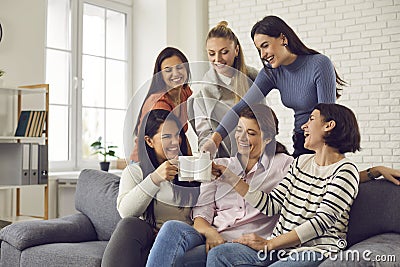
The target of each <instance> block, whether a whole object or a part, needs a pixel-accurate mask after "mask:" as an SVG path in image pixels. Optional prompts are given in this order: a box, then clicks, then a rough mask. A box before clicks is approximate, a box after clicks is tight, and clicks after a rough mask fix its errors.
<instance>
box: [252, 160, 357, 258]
mask: <svg viewBox="0 0 400 267" xmlns="http://www.w3.org/2000/svg"><path fill="white" fill-rule="evenodd" d="M358 183H359V175H358V170H357V167H356V166H355V165H354V163H352V162H351V161H350V160H348V159H347V158H344V159H342V160H340V161H338V162H336V163H334V164H331V165H328V166H318V165H317V164H316V163H315V155H309V154H307V155H302V156H300V157H299V158H297V159H296V160H295V161H294V163H293V165H292V166H291V168H290V170H289V173H288V174H287V176H286V177H285V178H284V179H283V180H282V182H281V183H280V184H279V185H278V186H277V187H275V188H274V189H273V190H272V192H271V193H270V194H266V193H264V192H262V191H256V190H252V189H251V188H250V189H249V192H248V193H247V194H246V195H245V199H246V200H247V201H248V202H249V203H250V204H251V205H253V206H254V207H255V208H258V209H260V210H261V211H262V212H263V213H265V214H266V215H268V216H271V215H274V214H278V213H279V214H280V217H279V221H278V223H277V225H276V226H275V229H274V230H273V233H272V236H273V237H275V236H279V235H281V234H285V233H288V232H290V231H291V230H295V231H296V233H297V235H298V236H299V238H300V241H301V245H300V246H299V247H301V248H302V249H304V248H307V249H308V250H320V251H323V252H333V251H339V250H340V249H343V247H341V246H340V245H338V244H340V240H345V239H346V233H347V226H348V221H349V212H350V207H351V205H352V203H353V201H354V199H355V198H356V196H357V193H358Z"/></svg>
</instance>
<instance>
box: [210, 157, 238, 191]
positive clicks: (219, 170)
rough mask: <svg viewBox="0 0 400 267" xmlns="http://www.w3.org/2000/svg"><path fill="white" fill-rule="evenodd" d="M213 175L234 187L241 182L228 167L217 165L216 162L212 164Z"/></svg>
mask: <svg viewBox="0 0 400 267" xmlns="http://www.w3.org/2000/svg"><path fill="white" fill-rule="evenodd" d="M212 174H213V175H215V176H216V177H217V178H218V177H220V178H221V181H223V182H225V183H228V184H230V185H231V186H232V187H234V186H235V185H236V184H237V183H238V182H239V181H240V177H239V176H237V175H236V174H234V173H233V172H232V171H231V170H229V169H228V168H227V167H225V166H224V165H218V164H215V163H214V162H213V163H212Z"/></svg>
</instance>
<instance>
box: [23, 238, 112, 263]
mask: <svg viewBox="0 0 400 267" xmlns="http://www.w3.org/2000/svg"><path fill="white" fill-rule="evenodd" d="M106 246H107V242H106V241H92V242H83V243H56V244H47V245H42V246H36V247H32V248H28V249H26V250H24V251H23V252H22V254H21V260H20V264H21V266H26V267H29V266H32V267H33V266H69V267H74V266H76V267H81V266H100V265H101V259H102V257H103V253H104V250H105V248H106Z"/></svg>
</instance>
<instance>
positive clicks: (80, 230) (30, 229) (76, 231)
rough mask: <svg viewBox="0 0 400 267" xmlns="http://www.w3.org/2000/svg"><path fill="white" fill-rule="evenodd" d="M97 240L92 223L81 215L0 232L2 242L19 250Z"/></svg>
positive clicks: (12, 226) (29, 222)
mask: <svg viewBox="0 0 400 267" xmlns="http://www.w3.org/2000/svg"><path fill="white" fill-rule="evenodd" d="M96 239H97V236H96V232H95V229H94V228H93V225H92V223H91V222H90V221H89V219H88V217H87V216H85V215H83V214H81V213H78V214H73V215H69V216H66V217H63V218H59V219H52V220H45V221H26V222H17V223H13V224H11V225H8V226H6V227H5V228H3V229H1V231H0V240H4V241H6V242H7V243H9V244H10V245H12V246H13V247H15V248H17V249H19V250H24V249H26V248H28V247H33V246H37V245H42V244H47V243H58V242H83V241H92V240H96Z"/></svg>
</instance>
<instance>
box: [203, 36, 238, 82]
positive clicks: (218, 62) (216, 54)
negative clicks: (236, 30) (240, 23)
mask: <svg viewBox="0 0 400 267" xmlns="http://www.w3.org/2000/svg"><path fill="white" fill-rule="evenodd" d="M206 47H207V55H208V60H209V61H210V62H211V63H212V65H213V67H214V69H215V70H216V71H217V72H218V73H220V74H223V75H225V76H228V77H231V76H232V75H233V73H232V71H233V70H232V69H231V68H229V67H233V63H234V62H235V57H236V56H238V54H239V46H238V45H235V42H234V41H232V40H229V39H228V38H221V37H219V38H215V37H214V38H210V39H208V40H207V44H206Z"/></svg>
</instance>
